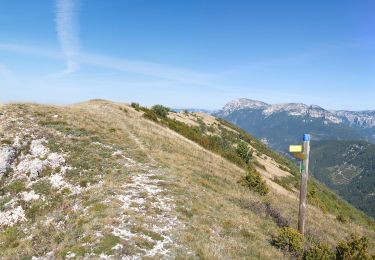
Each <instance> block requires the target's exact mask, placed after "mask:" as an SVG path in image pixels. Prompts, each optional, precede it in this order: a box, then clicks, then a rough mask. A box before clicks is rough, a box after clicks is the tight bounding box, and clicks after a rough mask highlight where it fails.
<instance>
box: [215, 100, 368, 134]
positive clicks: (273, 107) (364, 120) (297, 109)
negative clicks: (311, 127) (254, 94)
mask: <svg viewBox="0 0 375 260" xmlns="http://www.w3.org/2000/svg"><path fill="white" fill-rule="evenodd" d="M242 109H256V110H262V113H263V114H264V115H266V116H269V115H271V114H273V113H277V112H288V114H289V115H292V116H310V117H313V118H324V119H327V120H328V121H330V122H332V123H336V124H340V123H344V124H346V125H349V126H357V127H360V128H371V127H374V126H375V110H362V111H350V110H327V109H324V108H322V107H320V106H318V105H306V104H303V103H280V104H267V103H265V102H262V101H258V100H253V99H247V98H239V99H234V100H232V101H230V102H228V103H227V104H225V105H224V107H223V109H222V110H220V111H218V112H216V113H222V114H223V115H228V114H230V113H232V112H234V111H238V110H242Z"/></svg>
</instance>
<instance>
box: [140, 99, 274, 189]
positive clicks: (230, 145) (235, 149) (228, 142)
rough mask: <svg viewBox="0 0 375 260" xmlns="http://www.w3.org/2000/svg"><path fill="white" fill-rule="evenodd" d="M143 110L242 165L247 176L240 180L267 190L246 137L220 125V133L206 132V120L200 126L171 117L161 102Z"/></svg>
mask: <svg viewBox="0 0 375 260" xmlns="http://www.w3.org/2000/svg"><path fill="white" fill-rule="evenodd" d="M140 110H142V111H143V112H144V114H143V117H145V118H147V119H149V120H152V121H154V122H159V123H161V124H163V125H165V126H167V127H169V128H170V129H172V130H174V131H175V132H177V133H179V134H181V135H183V136H185V137H186V138H188V139H190V140H192V141H194V142H196V143H198V144H199V145H201V146H202V147H204V148H205V149H207V150H210V151H212V152H214V153H216V154H219V155H221V156H222V157H224V158H226V159H227V160H229V161H231V162H232V163H234V164H236V165H238V166H239V167H241V168H243V169H244V170H246V171H247V175H246V176H245V177H244V179H243V180H241V181H240V182H241V183H242V184H244V185H245V186H246V187H248V188H249V189H251V190H253V191H255V192H257V193H259V194H261V195H265V194H267V193H268V187H267V184H266V183H265V181H263V180H262V178H261V176H260V174H259V173H258V172H257V171H256V170H255V168H254V166H253V164H252V162H251V160H250V159H251V158H252V154H253V151H252V150H250V147H249V143H248V142H246V141H245V140H243V139H246V138H241V135H238V134H236V132H233V131H229V130H227V129H225V128H224V127H220V133H221V134H220V135H210V134H207V133H206V131H207V129H208V127H207V126H206V124H205V123H204V122H203V120H198V122H199V126H189V125H187V124H185V123H183V122H180V121H177V120H174V119H170V118H168V117H167V114H168V111H170V110H169V108H166V107H164V106H161V105H155V106H153V107H152V109H148V108H145V107H140Z"/></svg>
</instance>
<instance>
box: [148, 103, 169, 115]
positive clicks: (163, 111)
mask: <svg viewBox="0 0 375 260" xmlns="http://www.w3.org/2000/svg"><path fill="white" fill-rule="evenodd" d="M151 110H152V111H153V112H154V113H155V114H157V115H158V116H160V117H167V115H168V112H169V111H171V110H170V108H168V107H165V106H163V105H155V106H153V107H152V108H151Z"/></svg>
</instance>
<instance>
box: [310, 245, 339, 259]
mask: <svg viewBox="0 0 375 260" xmlns="http://www.w3.org/2000/svg"><path fill="white" fill-rule="evenodd" d="M303 259H304V260H331V259H335V252H334V251H333V250H331V249H330V248H329V246H328V245H326V244H321V243H319V244H313V245H312V246H311V247H310V248H309V249H308V250H306V251H305V253H304V255H303Z"/></svg>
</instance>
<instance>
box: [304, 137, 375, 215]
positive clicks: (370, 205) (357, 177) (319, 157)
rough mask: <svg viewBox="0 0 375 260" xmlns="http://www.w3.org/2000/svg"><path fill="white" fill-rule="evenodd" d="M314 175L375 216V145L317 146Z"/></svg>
mask: <svg viewBox="0 0 375 260" xmlns="http://www.w3.org/2000/svg"><path fill="white" fill-rule="evenodd" d="M313 148H314V149H313V150H312V155H311V160H312V169H311V172H312V173H313V174H314V176H315V177H316V178H317V179H319V180H321V181H322V182H324V183H326V184H327V186H328V187H330V188H332V189H333V190H335V191H336V192H337V193H338V194H339V195H340V196H342V197H343V198H344V199H346V200H347V201H348V202H350V203H351V204H352V205H354V206H356V207H357V208H359V209H361V210H363V211H365V212H366V213H367V214H369V215H370V216H372V217H375V197H374V196H375V163H374V162H375V145H373V144H370V143H367V142H363V141H362V142H361V141H321V142H314V143H313Z"/></svg>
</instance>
